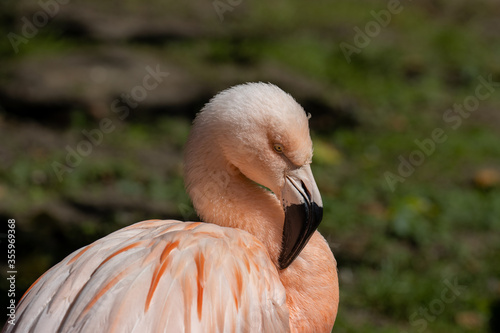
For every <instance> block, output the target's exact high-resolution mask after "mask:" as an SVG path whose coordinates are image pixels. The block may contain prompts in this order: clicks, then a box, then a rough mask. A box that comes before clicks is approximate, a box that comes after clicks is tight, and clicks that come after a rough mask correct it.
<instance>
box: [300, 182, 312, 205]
mask: <svg viewBox="0 0 500 333" xmlns="http://www.w3.org/2000/svg"><path fill="white" fill-rule="evenodd" d="M300 183H301V184H302V189H303V190H304V192H305V194H306V195H307V199H308V200H309V202H311V201H312V199H311V193H310V192H309V190H308V189H307V186H306V185H305V184H304V182H303V181H300Z"/></svg>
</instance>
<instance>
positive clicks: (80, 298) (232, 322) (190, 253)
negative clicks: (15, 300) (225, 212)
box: [11, 220, 289, 333]
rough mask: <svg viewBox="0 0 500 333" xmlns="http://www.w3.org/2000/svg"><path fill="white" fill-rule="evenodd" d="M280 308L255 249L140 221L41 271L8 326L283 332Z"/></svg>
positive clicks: (281, 294) (251, 241) (214, 233)
mask: <svg viewBox="0 0 500 333" xmlns="http://www.w3.org/2000/svg"><path fill="white" fill-rule="evenodd" d="M249 253H251V254H252V255H251V256H249V255H248V254H249ZM270 268H273V269H270ZM234 277H236V278H234ZM75 291H77V292H75ZM285 300H286V297H285V289H284V287H283V285H282V284H281V282H280V279H279V276H278V272H277V271H276V269H274V267H273V265H272V263H271V261H270V258H269V255H268V254H267V251H266V249H265V247H264V246H263V244H262V243H261V242H260V241H259V240H257V239H256V238H255V237H254V236H252V235H250V234H249V233H247V232H245V231H243V230H238V229H234V228H224V227H220V226H217V225H214V224H208V223H200V222H179V221H172V220H170V221H162V220H155V221H144V222H139V223H136V224H134V225H131V226H129V227H127V228H124V229H121V230H118V231H116V232H114V233H112V234H110V235H108V236H106V237H104V238H101V239H99V240H97V241H96V242H94V243H92V244H90V245H88V246H86V247H84V248H82V249H80V250H78V251H75V252H74V253H73V254H71V255H69V256H68V257H66V258H65V259H64V260H63V261H61V262H60V263H59V264H57V265H56V266H54V267H53V268H52V269H50V270H49V271H47V272H46V273H45V274H44V275H43V276H42V277H41V278H40V279H39V280H38V281H37V282H36V283H35V284H34V285H33V287H32V288H30V289H29V290H28V292H27V293H26V294H25V296H24V297H23V299H22V301H21V302H20V304H19V307H18V309H17V315H18V324H17V325H16V326H11V327H12V328H14V327H15V329H16V331H19V332H22V331H29V330H30V328H32V327H43V331H44V332H140V333H142V332H286V331H288V330H289V327H288V309H287V307H286V304H285Z"/></svg>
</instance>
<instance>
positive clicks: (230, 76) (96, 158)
mask: <svg viewBox="0 0 500 333" xmlns="http://www.w3.org/2000/svg"><path fill="white" fill-rule="evenodd" d="M82 3H83V2H80V1H75V2H74V4H73V3H72V4H68V5H67V6H73V5H75V6H76V5H80V6H81V5H82ZM88 3H90V4H89V6H94V7H95V8H98V9H99V10H101V11H103V12H104V13H108V14H109V13H112V12H113V10H114V9H113V8H109V5H108V3H107V2H102V1H101V2H99V3H98V2H97V1H88ZM109 3H112V2H109ZM401 4H402V6H403V9H402V11H401V12H400V13H398V14H394V15H392V16H391V21H390V23H389V24H388V25H387V27H380V33H378V34H376V36H373V37H371V38H370V43H369V44H368V45H367V46H366V47H362V48H360V52H359V53H357V54H356V53H355V54H352V55H351V59H350V60H351V61H350V63H349V62H348V61H347V59H346V57H345V55H344V53H343V52H342V50H341V48H340V47H339V45H340V44H341V43H342V42H345V43H349V44H351V45H354V46H355V42H354V38H355V35H356V32H355V31H354V30H353V28H354V27H359V28H360V29H361V30H362V31H364V30H365V25H366V24H367V23H368V22H370V21H374V20H375V19H374V17H373V16H372V14H370V12H371V11H375V12H380V11H381V10H386V9H387V2H386V1H355V2H353V1H349V0H342V1H336V2H331V3H330V2H326V1H319V2H308V3H304V2H300V1H298V0H296V1H276V2H272V3H253V2H245V1H242V3H241V5H239V6H236V7H235V8H234V9H233V11H227V12H225V13H223V17H224V21H223V22H220V21H219V20H218V16H217V14H216V13H215V10H214V8H213V7H212V4H211V3H210V2H207V4H205V6H206V8H204V9H203V10H201V9H199V10H195V8H191V7H189V6H190V5H181V4H180V3H179V4H176V5H175V7H176V8H173V7H170V8H168V6H167V5H165V4H162V3H160V1H156V0H155V1H151V4H150V8H143V7H144V6H145V5H144V2H140V4H139V2H138V1H135V0H129V1H127V2H126V3H125V5H123V8H120V11H122V12H123V13H124V14H127V15H133V13H135V12H137V11H138V10H139V9H138V8H142V10H139V12H140V13H142V14H143V15H152V16H156V17H161V16H162V15H165V17H167V18H173V17H175V15H174V13H180V14H179V15H181V16H182V18H183V20H184V21H185V24H186V25H187V26H188V27H190V28H192V29H191V30H189V29H188V31H189V32H190V33H191V32H192V31H195V33H193V34H194V35H195V36H194V37H189V38H187V37H183V38H177V39H176V38H172V39H170V40H166V41H165V42H155V43H148V42H144V41H141V40H137V39H133V38H132V39H130V40H126V39H125V40H118V41H116V40H115V41H113V42H107V41H103V40H99V39H92V38H87V37H85V36H84V37H81V36H77V37H75V36H71V35H70V36H67V35H66V34H65V30H64V29H63V28H62V26H61V25H58V24H57V21H56V20H55V21H54V24H53V25H52V24H50V25H48V26H47V27H46V28H44V29H40V32H39V34H38V35H37V36H36V37H35V38H33V40H31V41H30V42H29V43H27V44H26V45H24V44H23V45H21V46H22V51H21V52H19V53H18V54H14V53H13V52H11V46H10V44H9V43H8V41H7V42H6V40H5V38H3V39H2V41H1V42H0V56H2V57H3V59H2V60H1V61H2V63H3V64H9V66H8V68H7V67H6V68H3V69H1V70H0V83H5V82H9V80H10V79H11V75H12V74H11V73H10V72H9V70H10V68H14V67H15V66H16V65H17V64H20V63H22V62H23V61H24V60H26V59H38V58H40V59H43V58H50V57H56V56H61V54H63V55H64V54H66V53H68V54H71V52H75V51H76V52H77V51H82V50H84V51H86V52H87V51H88V52H92V50H93V49H94V48H101V49H102V48H103V47H106V46H108V43H109V44H111V45H109V47H127V48H128V49H129V50H131V51H134V52H141V53H145V54H148V53H150V54H155V55H157V56H159V57H161V58H166V59H168V60H169V61H171V62H172V64H173V65H172V67H173V68H175V69H177V68H182V69H185V70H186V71H187V72H189V73H190V75H192V76H193V77H195V78H196V81H197V82H198V83H200V84H201V85H203V86H208V87H212V88H213V87H216V89H220V88H224V87H226V86H228V85H229V84H234V83H238V82H239V81H238V80H241V79H242V78H244V79H245V80H247V79H248V80H263V81H266V80H269V79H270V78H271V79H272V78H273V76H270V75H271V74H269V72H270V69H274V70H275V71H276V72H278V73H279V74H277V75H276V76H274V77H277V78H279V79H281V81H280V83H281V82H284V84H283V86H284V88H286V86H287V85H286V82H289V81H290V80H292V81H299V82H295V85H294V84H291V85H289V86H290V87H307V88H308V89H309V90H311V91H315V92H316V95H315V96H314V99H315V100H317V101H319V102H318V103H320V104H321V105H323V106H325V109H326V110H327V111H321V112H319V111H317V112H315V109H314V108H313V107H311V108H307V103H306V104H305V105H306V108H307V110H306V111H307V112H310V113H311V114H312V119H311V124H312V127H313V128H312V132H313V133H312V134H313V137H314V142H315V156H314V164H313V171H314V173H315V177H316V179H317V182H318V184H319V188H320V190H321V192H322V195H323V201H324V206H325V215H324V222H323V223H322V225H321V226H320V230H321V232H322V233H323V234H324V235H325V237H326V238H327V240H328V241H329V242H330V244H331V246H332V249H333V251H334V253H335V255H336V258H337V260H338V265H339V277H340V290H341V301H340V307H339V314H338V318H337V322H336V325H335V328H334V331H335V332H404V331H407V332H423V331H424V329H425V331H429V332H487V331H494V330H495V329H496V330H497V331H498V330H499V327H498V326H494V325H498V324H495V323H494V321H495V319H494V318H498V317H499V316H500V312H498V311H499V306H498V305H496V308H495V306H494V304H498V303H499V302H500V265H499V263H500V144H499V142H500V117H499V112H500V83H496V82H500V62H499V58H498V56H499V54H500V32H499V31H500V30H499V29H498V22H497V21H498V15H500V8H499V6H498V5H497V4H496V3H495V2H494V1H476V2H473V3H472V2H466V1H453V0H447V1H440V2H436V3H434V2H432V1H419V2H418V3H417V2H409V1H402V2H401ZM193 6H194V5H193ZM35 7H36V6H35ZM5 15H6V14H5ZM13 15H14V14H13ZM15 15H19V14H15ZM15 15H14V16H13V17H14V19H12V20H14V21H15V20H16V19H17V18H18V16H15ZM138 15H139V14H138ZM12 20H11V19H9V17H7V18H5V20H4V21H5V22H7V23H3V24H2V25H1V26H0V32H2V34H6V33H7V32H9V31H12V29H14V31H20V30H19V28H13V27H12V26H11V25H10V23H9V22H10V21H12ZM165 20H166V22H169V21H168V19H165ZM196 31H197V32H196ZM11 66H12V67H11ZM235 73H236V74H235ZM171 77H173V78H175V72H174V73H172V74H171ZM480 77H481V78H483V79H485V80H491V81H493V82H495V84H493V85H492V86H491V87H492V88H491V89H492V90H488V88H481V89H482V90H481V92H483V93H484V92H489V94H488V96H487V97H486V98H484V99H479V102H478V103H477V106H475V107H473V108H472V109H473V111H471V112H470V114H469V113H467V116H460V117H459V118H460V119H457V118H455V120H453V121H451V120H449V118H446V114H447V112H448V110H449V109H453V108H454V104H465V103H467V101H470V100H471V96H476V94H477V92H476V91H477V88H478V87H479V86H481V85H482V86H483V87H484V84H482V81H481V80H482V79H480ZM167 80H168V79H167ZM172 80H173V79H172ZM314 87H320V89H319V90H317V91H316V89H315V88H314ZM206 91H210V92H212V91H211V90H210V89H206ZM289 92H290V93H291V94H292V95H294V96H297V99H298V100H299V102H302V100H301V98H303V99H304V101H306V102H307V98H308V94H309V92H306V93H304V94H302V95H301V91H300V89H299V88H296V89H295V91H293V89H291V90H290V89H289ZM205 95H207V94H205ZM205 95H203V97H205ZM207 96H208V95H207ZM197 97H199V96H197ZM199 103H200V101H199V100H194V101H190V102H187V103H186V106H187V105H189V107H191V108H192V107H193V105H198V104H199ZM107 105H109V104H107ZM311 105H312V104H311ZM0 107H2V100H0ZM338 110H340V113H339V112H337V111H338ZM66 112H67V113H68V114H71V116H70V117H69V121H68V122H67V124H66V125H65V126H59V125H53V124H49V125H47V123H46V122H43V125H40V124H39V123H37V121H34V120H33V119H31V118H30V117H27V118H26V117H17V116H16V115H15V114H12V113H10V112H9V110H8V109H7V107H5V110H4V111H2V109H1V108H0V140H1V142H2V143H1V144H0V153H1V154H0V156H2V162H1V164H0V217H1V218H2V219H3V220H6V219H7V218H16V221H17V228H18V233H17V242H18V247H17V248H18V249H19V251H20V252H19V253H18V255H17V261H18V271H19V274H18V281H17V286H18V289H19V291H21V290H25V289H26V288H27V287H28V286H29V285H30V284H31V283H32V282H33V281H34V280H35V279H36V277H37V276H39V275H40V274H41V273H43V272H44V271H45V270H47V269H48V268H49V267H50V266H51V265H53V264H55V263H56V262H57V261H59V260H60V259H62V258H64V257H65V256H66V255H67V254H69V253H70V252H71V251H73V250H76V249H77V248H79V247H81V246H83V245H85V244H87V243H89V242H91V241H93V240H94V239H96V238H99V237H102V236H103V235H105V234H107V233H109V232H111V231H113V230H116V229H117V228H120V227H123V226H125V225H128V224H130V223H132V222H136V221H139V220H142V219H148V218H174V219H189V220H192V219H197V217H196V214H195V212H194V211H193V209H192V206H191V204H190V202H189V198H188V197H187V195H186V194H185V192H184V189H183V183H182V166H181V163H182V146H183V143H184V141H185V139H186V137H187V133H188V131H189V126H190V121H191V115H192V114H193V112H194V110H192V109H190V110H182V112H181V113H183V114H185V115H182V114H181V115H178V114H175V116H172V115H171V114H170V110H169V109H168V108H166V109H165V110H164V112H161V113H160V112H157V113H152V114H148V115H147V116H141V114H140V113H141V112H142V111H141V108H138V109H137V110H134V111H132V115H131V117H130V119H125V120H117V118H116V117H115V118H113V119H114V121H115V122H114V124H115V125H116V126H115V129H114V130H113V131H111V132H110V133H107V134H104V137H103V140H102V143H100V144H99V145H97V146H94V147H93V150H92V153H90V154H89V156H87V157H84V158H82V160H81V162H79V163H78V165H77V166H76V167H74V168H72V169H73V170H72V171H71V172H65V173H64V174H63V176H62V181H59V180H58V176H57V172H56V171H54V162H59V163H62V164H64V163H65V159H66V158H67V154H68V150H67V149H66V146H67V145H69V146H70V147H72V148H74V149H76V147H77V145H78V144H79V142H81V140H84V139H85V137H84V136H83V135H82V131H83V130H87V131H90V130H92V129H95V128H98V127H99V123H98V120H96V118H95V117H92V116H89V113H88V110H86V109H85V107H83V106H81V105H80V106H75V107H74V108H73V109H71V110H66ZM318 113H320V114H318ZM345 114H348V115H349V117H351V118H352V119H354V121H353V122H352V123H343V122H338V123H337V122H336V119H337V117H340V116H341V115H345ZM457 114H458V113H453V115H454V116H455V117H457ZM339 115H340V116H339ZM448 115H449V116H450V115H452V114H451V113H450V114H448ZM315 118H317V119H320V120H318V121H317V122H315ZM324 119H327V120H329V119H333V120H332V122H331V123H332V124H334V125H332V126H331V128H330V127H326V128H325V126H323V125H322V124H321V122H322V121H323V120H324ZM447 119H448V120H447ZM436 129H441V130H442V132H443V135H442V136H441V138H440V141H439V142H438V141H436V140H434V139H433V132H434V131H435V130H436ZM416 140H418V142H420V143H422V142H427V146H425V147H426V148H422V146H421V144H420V145H419V144H418V143H416ZM430 140H432V144H430V143H429V142H430ZM429 145H430V146H429ZM426 149H427V152H426ZM402 160H404V161H405V162H401V161H402ZM412 160H413V161H414V163H413V164H415V165H414V166H412V165H411V164H412V162H411V161H412ZM402 163H403V164H404V166H401V164H402ZM416 164H418V165H416ZM398 168H399V169H401V168H402V169H401V170H403V171H404V172H402V173H401V172H400V170H398ZM388 173H390V175H389V174H388ZM403 174H404V175H403ZM388 177H389V178H388ZM394 177H396V178H394ZM398 177H399V178H398ZM388 179H391V181H389V182H388ZM2 223H3V222H2ZM2 271H6V269H2ZM450 285H451V286H454V287H450ZM457 286H458V287H457ZM1 293H2V297H5V296H4V295H5V294H6V292H4V291H1ZM19 296H21V295H20V294H19V295H17V297H19ZM2 304H6V303H2ZM494 309H496V310H494ZM494 311H496V312H494ZM496 320H498V319H496ZM490 326H491V328H490Z"/></svg>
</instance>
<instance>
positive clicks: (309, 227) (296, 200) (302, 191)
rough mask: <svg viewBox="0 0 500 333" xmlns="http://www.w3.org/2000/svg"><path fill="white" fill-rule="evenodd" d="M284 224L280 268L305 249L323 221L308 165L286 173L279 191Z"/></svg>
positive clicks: (284, 266) (286, 265) (317, 192)
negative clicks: (283, 211)
mask: <svg viewBox="0 0 500 333" xmlns="http://www.w3.org/2000/svg"><path fill="white" fill-rule="evenodd" d="M281 199H282V203H283V209H284V210H285V223H284V226H283V238H282V242H283V244H282V246H283V247H282V248H281V253H280V256H279V258H278V262H279V265H280V269H285V268H287V267H288V266H290V264H291V263H292V262H293V261H294V260H295V258H297V256H298V255H299V254H300V251H302V249H303V248H304V246H306V244H307V242H308V241H309V239H310V238H311V236H312V234H313V233H314V231H316V228H317V227H318V226H319V224H320V222H321V219H322V218H323V203H322V201H321V195H320V193H319V190H318V186H317V185H316V182H315V181H314V176H313V174H312V171H311V167H310V165H306V166H303V167H301V168H299V169H296V170H293V171H290V172H288V173H287V175H286V180H285V185H284V186H283V189H282V191H281Z"/></svg>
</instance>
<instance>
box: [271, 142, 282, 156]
mask: <svg viewBox="0 0 500 333" xmlns="http://www.w3.org/2000/svg"><path fill="white" fill-rule="evenodd" d="M273 148H274V151H275V152H277V153H278V154H281V153H283V145H282V144H281V143H275V144H274V147H273Z"/></svg>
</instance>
